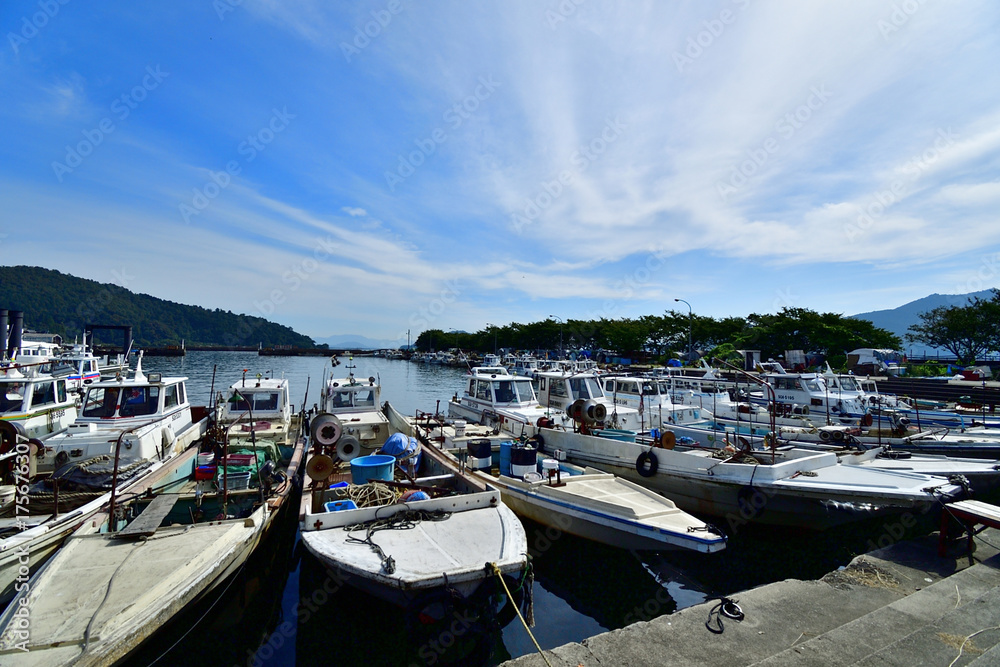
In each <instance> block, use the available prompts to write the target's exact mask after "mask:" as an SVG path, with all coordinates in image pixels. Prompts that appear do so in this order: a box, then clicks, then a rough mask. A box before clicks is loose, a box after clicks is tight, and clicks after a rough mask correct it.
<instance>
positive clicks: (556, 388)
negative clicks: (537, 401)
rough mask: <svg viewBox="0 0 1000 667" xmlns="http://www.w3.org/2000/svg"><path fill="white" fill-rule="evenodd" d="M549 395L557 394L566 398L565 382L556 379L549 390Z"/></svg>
mask: <svg viewBox="0 0 1000 667" xmlns="http://www.w3.org/2000/svg"><path fill="white" fill-rule="evenodd" d="M550 395H551V396H558V397H560V398H566V397H567V394H566V383H565V382H563V381H562V380H557V381H556V383H555V384H554V385H552V388H551V390H550Z"/></svg>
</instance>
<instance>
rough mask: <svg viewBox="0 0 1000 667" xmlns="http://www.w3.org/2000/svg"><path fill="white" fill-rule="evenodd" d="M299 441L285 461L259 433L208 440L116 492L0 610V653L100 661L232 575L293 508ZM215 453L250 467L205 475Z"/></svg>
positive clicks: (1, 658)
mask: <svg viewBox="0 0 1000 667" xmlns="http://www.w3.org/2000/svg"><path fill="white" fill-rule="evenodd" d="M213 433H214V434H215V435H216V436H217V435H219V434H222V433H224V432H223V431H222V430H219V429H213ZM304 442H305V441H304V439H298V440H297V443H296V447H295V448H294V450H293V452H292V455H291V458H290V459H289V460H287V461H284V460H282V459H281V458H280V456H281V455H280V452H279V449H278V447H277V446H276V444H275V443H273V442H270V441H267V440H264V439H260V440H255V442H253V443H252V449H251V450H250V453H249V454H245V453H241V454H237V453H235V451H234V450H233V448H234V447H238V448H239V449H238V451H240V452H244V451H246V449H247V444H246V443H233V442H229V443H227V442H226V440H225V439H221V440H215V439H213V440H210V441H206V442H203V443H202V446H201V449H202V450H203V451H202V452H201V453H199V451H198V449H197V448H189V449H187V450H185V451H184V452H182V453H181V454H179V455H178V456H175V457H173V458H172V459H171V460H170V461H169V462H167V463H166V464H164V465H160V466H159V467H158V468H157V469H156V470H154V471H153V472H152V473H150V474H148V475H146V476H145V477H143V478H142V479H140V480H137V481H136V482H135V483H133V484H132V485H130V486H129V487H127V488H125V489H123V490H121V491H120V492H119V493H118V494H117V495H115V496H113V497H112V499H111V501H110V503H109V504H107V505H105V506H104V507H103V509H102V510H101V512H100V513H98V514H96V515H94V516H92V518H91V519H90V520H88V521H86V522H84V523H83V524H82V525H81V526H80V527H79V528H77V530H76V532H75V533H74V534H73V535H72V536H71V537H70V538H69V539H68V540H67V541H66V543H65V545H64V546H63V547H62V548H61V549H60V550H59V552H58V553H57V554H56V555H55V556H54V557H53V558H52V559H50V560H49V561H48V562H47V563H46V564H45V565H44V566H43V567H42V568H41V569H40V570H39V571H38V572H37V573H36V574H35V576H34V577H33V578H32V579H31V581H30V582H29V584H28V585H26V586H25V587H24V588H23V589H20V593H19V595H18V598H17V599H15V601H14V602H12V603H11V605H10V606H8V608H7V611H6V612H5V613H4V614H3V616H0V662H3V663H4V664H24V665H59V664H72V665H104V664H111V663H113V662H116V661H119V660H121V659H122V658H124V657H125V656H127V655H128V654H129V653H130V652H131V651H132V650H134V649H135V648H136V647H138V646H139V645H140V644H141V643H142V642H143V641H144V640H146V639H147V638H149V637H150V636H151V635H152V634H154V633H155V632H156V631H157V630H158V629H159V628H160V627H162V626H163V625H164V624H165V623H167V622H168V621H169V620H170V619H171V618H173V617H174V616H175V615H176V614H178V613H179V612H180V611H182V610H184V609H185V608H187V607H188V605H190V604H192V603H194V602H196V601H197V600H199V599H201V598H202V597H203V596H205V595H207V594H208V593H210V592H211V591H213V590H215V589H217V588H219V587H220V586H221V585H222V584H223V583H224V582H226V581H227V580H229V579H230V577H232V576H234V575H235V573H237V572H238V571H239V569H240V568H241V567H242V565H243V564H244V563H245V562H246V560H247V558H249V556H250V555H251V554H252V553H253V552H254V551H255V550H256V549H258V548H259V547H260V545H261V544H262V543H264V541H265V539H267V537H268V535H269V534H270V533H272V532H274V531H275V529H276V528H275V527H276V526H278V525H279V518H280V517H281V516H282V514H283V513H285V512H287V511H289V510H288V508H289V507H291V506H294V502H293V498H294V492H295V490H296V489H297V488H298V487H297V483H296V477H297V475H298V471H299V466H300V464H301V460H302V455H303V451H304ZM212 459H214V463H217V464H219V465H222V466H224V467H225V466H229V465H234V466H235V465H240V467H241V468H249V469H248V470H245V471H244V470H238V469H234V470H232V471H229V470H227V471H225V472H224V473H223V475H222V476H217V475H216V474H214V471H213V474H210V475H206V474H204V469H205V468H206V467H208V468H211V467H212V466H211V465H210V464H209V465H205V464H207V463H209V461H210V460H212ZM199 463H202V464H203V465H199ZM244 464H245V465H244ZM221 480H225V483H224V484H221V483H220V481H221ZM291 511H294V510H291ZM289 527H290V526H289ZM67 610H70V611H71V613H69V614H68V615H67ZM25 627H27V628H30V631H25V630H24V628H25Z"/></svg>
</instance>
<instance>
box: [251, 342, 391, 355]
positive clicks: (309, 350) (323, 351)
mask: <svg viewBox="0 0 1000 667" xmlns="http://www.w3.org/2000/svg"><path fill="white" fill-rule="evenodd" d="M257 354H259V355H261V356H262V357H331V356H336V357H340V356H344V355H348V354H349V355H353V356H355V357H365V356H368V357H371V356H374V354H375V353H374V352H373V351H372V350H348V349H343V350H341V349H337V350H332V349H328V348H325V347H292V346H286V345H277V346H275V347H264V348H261V349H260V350H258V351H257Z"/></svg>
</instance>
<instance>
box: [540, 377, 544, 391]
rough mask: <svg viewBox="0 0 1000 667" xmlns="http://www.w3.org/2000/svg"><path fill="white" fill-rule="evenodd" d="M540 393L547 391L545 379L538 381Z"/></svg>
mask: <svg viewBox="0 0 1000 667" xmlns="http://www.w3.org/2000/svg"><path fill="white" fill-rule="evenodd" d="M538 391H545V378H539V379H538Z"/></svg>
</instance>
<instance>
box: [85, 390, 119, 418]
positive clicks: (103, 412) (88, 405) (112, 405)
mask: <svg viewBox="0 0 1000 667" xmlns="http://www.w3.org/2000/svg"><path fill="white" fill-rule="evenodd" d="M118 391H119V390H118V387H107V388H105V387H97V388H95V389H91V390H89V391H88V392H87V398H86V399H85V400H84V402H83V412H82V413H81V414H83V416H84V417H105V418H106V417H114V416H115V409H116V408H117V407H118Z"/></svg>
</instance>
